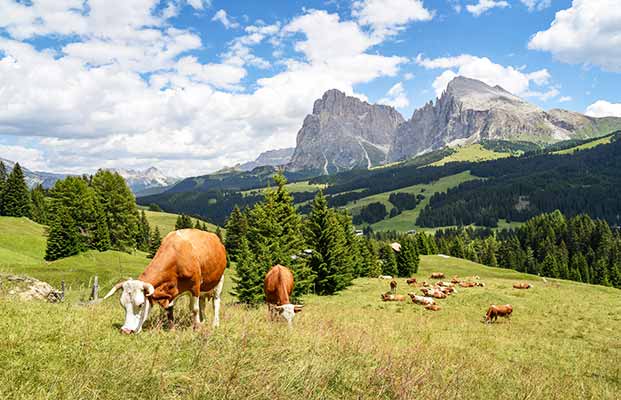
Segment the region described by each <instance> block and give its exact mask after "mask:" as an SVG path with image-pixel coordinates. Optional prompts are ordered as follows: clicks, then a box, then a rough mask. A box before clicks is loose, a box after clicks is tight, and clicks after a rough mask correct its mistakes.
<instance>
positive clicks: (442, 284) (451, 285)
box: [436, 281, 455, 287]
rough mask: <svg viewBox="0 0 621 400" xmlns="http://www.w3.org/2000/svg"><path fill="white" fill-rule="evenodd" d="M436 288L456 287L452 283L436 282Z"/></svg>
mask: <svg viewBox="0 0 621 400" xmlns="http://www.w3.org/2000/svg"><path fill="white" fill-rule="evenodd" d="M436 286H441V287H453V286H455V285H454V284H453V283H451V282H444V281H438V282H436Z"/></svg>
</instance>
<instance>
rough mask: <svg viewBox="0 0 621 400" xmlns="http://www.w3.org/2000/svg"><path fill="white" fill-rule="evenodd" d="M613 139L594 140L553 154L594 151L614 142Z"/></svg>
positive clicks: (607, 137)
mask: <svg viewBox="0 0 621 400" xmlns="http://www.w3.org/2000/svg"><path fill="white" fill-rule="evenodd" d="M613 138H614V137H613V136H606V137H603V138H601V139H598V140H594V141H592V142H588V143H585V144H581V145H579V146H576V147H572V148H569V149H564V150H559V151H555V152H553V153H552V154H573V153H574V152H576V151H579V150H586V149H592V148H593V147H597V146H599V145H600V144H609V143H611V142H612V139H613Z"/></svg>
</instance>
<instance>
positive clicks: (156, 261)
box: [103, 229, 226, 334]
mask: <svg viewBox="0 0 621 400" xmlns="http://www.w3.org/2000/svg"><path fill="white" fill-rule="evenodd" d="M225 268H226V250H225V249H224V245H222V242H221V241H220V239H219V238H218V236H217V235H215V234H213V233H209V232H204V231H201V230H198V229H182V230H178V231H174V232H171V233H169V234H168V235H166V237H165V238H164V240H163V241H162V244H161V245H160V248H159V250H158V251H157V253H156V254H155V257H153V260H151V262H150V263H149V265H148V266H147V268H146V269H145V270H144V272H143V273H142V274H140V276H139V277H138V279H136V280H134V279H129V280H126V281H124V282H119V283H117V284H116V285H115V286H114V287H113V288H112V289H111V290H110V292H108V294H107V295H106V296H105V297H104V298H103V300H105V299H107V298H108V297H110V296H112V295H113V294H114V293H115V292H116V291H117V290H119V289H121V288H122V289H123V292H122V293H121V298H120V302H121V306H122V307H123V308H124V309H125V323H124V324H123V326H122V327H121V332H123V333H127V334H130V333H138V332H140V331H141V330H142V326H143V324H144V322H145V321H146V320H147V317H148V316H149V311H150V310H151V306H152V305H153V304H154V303H157V304H159V305H160V306H162V307H163V308H164V309H166V311H167V314H168V322H169V324H170V327H171V328H173V327H174V314H173V305H174V302H175V300H176V299H177V297H179V295H181V294H183V293H186V292H189V293H190V295H191V296H192V299H191V302H190V310H191V312H192V317H193V325H194V328H195V329H197V328H198V327H199V326H200V324H201V322H203V321H204V319H205V315H204V312H205V298H206V297H213V310H214V316H213V327H217V326H218V325H219V323H220V294H221V293H222V285H223V283H224V269H225Z"/></svg>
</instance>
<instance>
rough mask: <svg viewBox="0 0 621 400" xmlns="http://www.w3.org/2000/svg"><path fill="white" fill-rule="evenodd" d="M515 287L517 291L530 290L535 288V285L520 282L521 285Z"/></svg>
mask: <svg viewBox="0 0 621 400" xmlns="http://www.w3.org/2000/svg"><path fill="white" fill-rule="evenodd" d="M513 287H514V288H515V289H530V288H532V287H533V285H531V284H530V283H524V282H520V283H514V284H513Z"/></svg>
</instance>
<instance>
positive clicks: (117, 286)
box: [102, 281, 126, 300]
mask: <svg viewBox="0 0 621 400" xmlns="http://www.w3.org/2000/svg"><path fill="white" fill-rule="evenodd" d="M125 282H126V281H121V282H119V283H117V284H116V285H114V287H113V288H112V289H110V291H109V292H108V294H107V295H105V296H104V298H103V299H102V300H105V299H107V298H108V297H110V296H112V295H113V294H114V293H115V292H116V291H117V290H119V289H120V288H122V287H123V284H124V283H125Z"/></svg>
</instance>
